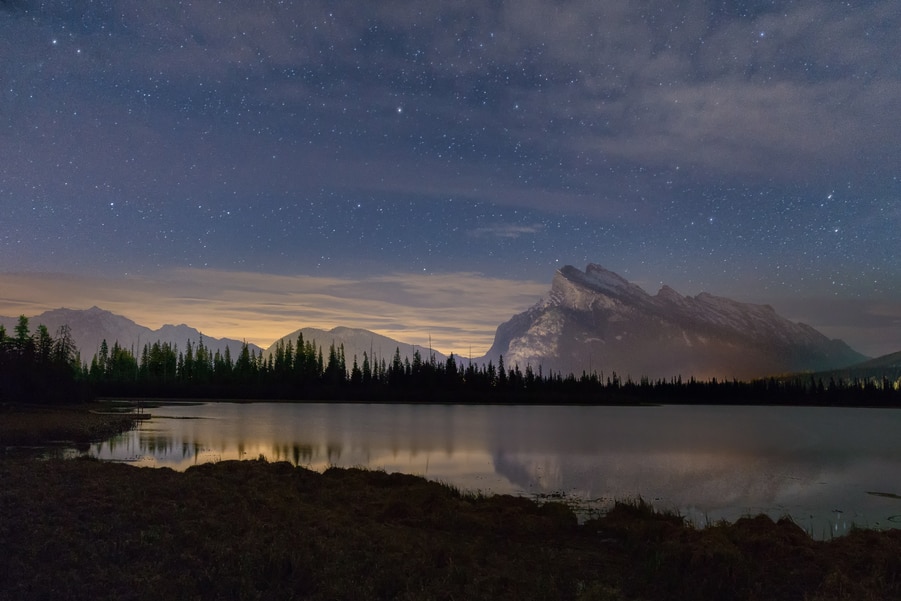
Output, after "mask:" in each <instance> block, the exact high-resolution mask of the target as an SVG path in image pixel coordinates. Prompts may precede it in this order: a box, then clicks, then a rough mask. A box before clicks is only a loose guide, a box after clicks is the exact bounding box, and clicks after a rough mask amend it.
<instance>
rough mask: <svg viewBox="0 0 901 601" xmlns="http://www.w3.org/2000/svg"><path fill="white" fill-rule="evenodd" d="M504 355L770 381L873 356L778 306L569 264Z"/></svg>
mask: <svg viewBox="0 0 901 601" xmlns="http://www.w3.org/2000/svg"><path fill="white" fill-rule="evenodd" d="M500 355H503V356H504V361H505V363H506V364H507V365H510V366H512V365H513V364H514V363H515V364H518V365H519V366H520V367H521V368H522V367H525V366H526V365H531V366H532V367H533V368H535V367H537V366H539V365H541V366H543V367H544V369H552V370H555V371H559V372H562V373H574V374H579V373H581V372H592V371H601V370H602V371H604V372H606V373H608V374H609V373H611V372H614V371H615V372H618V373H619V374H621V375H626V374H629V375H631V376H634V377H640V376H648V377H663V378H668V377H672V376H675V375H683V376H695V377H699V378H709V377H719V378H733V377H735V378H752V377H764V376H769V375H773V374H778V373H784V372H793V371H808V370H821V369H828V368H834V367H842V366H846V365H850V364H852V363H856V362H860V361H863V360H866V357H865V356H864V355H861V354H860V353H858V352H857V351H854V350H853V349H851V347H849V346H848V345H847V344H845V343H844V342H843V341H841V340H830V339H828V338H827V337H826V336H824V335H823V334H822V333H820V332H818V331H817V330H816V329H815V328H813V327H811V326H809V325H807V324H804V323H796V322H792V321H789V320H788V319H785V318H783V317H781V316H780V315H778V314H777V313H776V311H775V309H773V307H772V306H770V305H758V304H752V303H742V302H739V301H735V300H732V299H729V298H726V297H721V296H715V295H713V294H710V293H707V292H702V293H700V294H698V295H697V296H694V297H691V296H683V295H681V294H679V293H678V292H676V291H675V290H674V289H672V288H670V287H669V286H663V287H662V288H661V289H660V290H659V291H658V293H657V294H656V295H650V294H648V293H647V292H646V291H644V290H643V289H642V288H641V287H639V286H638V285H636V284H633V283H631V282H629V281H627V280H626V279H625V278H623V277H622V276H620V275H619V274H616V273H614V272H612V271H610V270H608V269H605V268H604V267H602V266H600V265H597V264H594V263H590V264H589V265H588V266H587V267H586V269H585V271H581V270H579V269H578V268H576V267H573V266H571V265H566V266H564V267H562V268H560V269H559V270H558V271H557V272H556V273H555V275H554V278H553V280H552V283H551V289H550V291H549V293H548V294H547V296H545V297H544V298H543V299H541V300H540V301H538V303H536V304H535V305H533V306H532V307H530V308H529V309H527V310H526V311H524V312H522V313H519V314H517V315H514V316H513V317H512V318H511V319H510V320H508V321H507V322H504V323H503V324H501V325H500V326H498V329H497V333H496V335H495V341H494V344H493V345H492V347H491V349H490V350H489V352H488V353H487V354H486V355H485V357H483V359H484V360H488V359H491V360H495V361H496V360H497V358H498V357H499V356H500Z"/></svg>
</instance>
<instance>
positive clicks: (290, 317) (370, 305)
mask: <svg viewBox="0 0 901 601" xmlns="http://www.w3.org/2000/svg"><path fill="white" fill-rule="evenodd" d="M0 290H2V293H0V314H2V315H7V316H11V317H12V316H17V315H20V314H24V315H36V314H38V313H41V312H43V311H45V310H49V309H53V308H57V307H61V306H65V307H69V308H75V309H86V308H89V307H91V306H93V305H97V306H100V307H101V308H104V309H107V310H110V311H113V312H114V313H118V314H121V315H125V316H126V317H129V318H130V319H133V320H134V321H136V322H138V323H140V324H142V325H146V326H148V327H151V328H157V327H160V326H161V325H163V324H165V323H174V324H179V323H187V324H188V325H191V326H193V327H195V328H197V329H199V330H201V331H203V332H204V333H207V334H209V335H211V336H215V337H217V338H219V337H230V338H237V339H239V340H240V339H246V340H248V341H249V342H254V343H256V344H259V345H261V346H266V345H268V344H270V343H271V342H272V341H274V340H275V339H277V338H280V337H281V336H284V335H286V334H289V333H291V332H293V331H294V330H296V329H298V328H301V327H308V326H309V327H319V328H325V329H330V328H332V327H336V326H339V325H340V326H348V327H357V328H366V329H370V330H373V331H376V332H377V333H379V334H383V335H386V336H389V337H394V338H397V339H399V340H401V341H403V342H408V343H412V344H421V345H425V344H427V343H428V342H429V339H430V337H431V342H432V344H433V346H434V348H436V349H438V350H441V351H442V352H444V353H450V352H455V353H457V354H461V355H468V354H469V353H470V348H471V349H472V350H471V352H472V353H473V354H474V355H475V356H477V355H481V354H483V353H484V352H486V351H487V350H488V347H489V346H490V345H491V343H492V342H493V339H494V331H495V329H496V328H497V326H498V325H499V324H500V323H502V322H503V321H506V320H507V319H509V318H510V317H512V316H513V314H515V313H518V312H520V311H522V310H524V309H526V308H527V307H529V306H530V305H532V304H534V303H535V302H536V301H537V300H538V298H539V297H540V296H541V295H542V294H543V293H545V292H546V291H547V284H542V283H537V282H529V281H517V280H508V279H502V278H490V277H485V276H482V275H480V274H477V273H446V274H437V275H422V274H406V273H395V274H388V275H378V276H372V277H369V278H363V279H358V280H349V279H342V278H331V277H310V276H279V275H271V274H257V273H247V272H226V271H211V270H197V269H187V270H174V271H168V272H163V273H160V274H158V275H157V276H154V277H128V278H123V279H113V278H99V277H82V276H68V275H61V274H22V273H6V274H0Z"/></svg>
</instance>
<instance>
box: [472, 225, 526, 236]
mask: <svg viewBox="0 0 901 601" xmlns="http://www.w3.org/2000/svg"><path fill="white" fill-rule="evenodd" d="M542 229H544V226H543V225H541V224H540V223H535V224H529V225H523V224H519V223H500V224H497V225H489V226H485V227H479V228H475V229H473V230H471V231H470V232H469V233H470V235H472V236H475V237H477V238H519V237H520V236H530V235H532V234H537V233H539V232H540V231H541V230H542Z"/></svg>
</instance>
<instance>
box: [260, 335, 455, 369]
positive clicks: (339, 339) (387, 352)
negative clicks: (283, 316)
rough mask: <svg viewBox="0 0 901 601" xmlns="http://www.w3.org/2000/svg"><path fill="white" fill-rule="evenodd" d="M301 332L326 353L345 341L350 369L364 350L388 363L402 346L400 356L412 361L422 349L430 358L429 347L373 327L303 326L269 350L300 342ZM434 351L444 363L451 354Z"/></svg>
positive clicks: (282, 338)
mask: <svg viewBox="0 0 901 601" xmlns="http://www.w3.org/2000/svg"><path fill="white" fill-rule="evenodd" d="M300 334H303V339H304V341H305V342H310V341H315V343H316V346H317V347H320V348H322V349H323V355H326V356H328V350H329V347H330V346H331V345H332V344H334V345H335V347H336V348H337V347H339V346H340V345H342V344H343V345H344V357H345V361H346V363H347V368H348V369H350V367H351V366H352V365H353V359H354V356H356V357H357V362H358V363H359V364H360V365H362V363H363V353H364V352H365V353H366V354H367V355H369V357H370V362H371V361H373V360H376V359H377V360H378V361H381V360H382V359H384V360H385V363H386V364H389V365H390V364H391V361H392V360H393V359H394V353H395V351H396V350H398V349H400V356H401V358H402V359H403V358H409V359H410V360H411V361H412V360H413V355H414V353H415V352H416V351H419V354H420V356H421V357H422V360H423V361H428V359H429V348H428V347H422V346H419V345H415V344H409V343H406V342H400V341H397V340H394V339H393V338H388V337H387V336H382V335H381V334H376V333H375V332H371V331H369V330H362V329H359V328H345V327H337V328H333V329H331V330H320V329H318V328H301V329H299V330H295V331H294V332H291V333H290V334H288V335H287V336H282V337H281V338H279V339H278V340H276V341H275V342H273V343H272V345H271V346H270V347H269V348H268V349H266V350H265V354H266V355H269V354H270V353H272V352H274V351H275V347H276V345H278V344H279V342H281V343H283V344H287V342H288V341H289V340H290V341H291V344H297V338H298V336H299V335H300ZM432 354H433V355H434V357H435V360H436V361H440V362H442V363H443V362H444V361H446V360H447V356H446V355H444V354H442V353H439V352H438V351H435V350H432Z"/></svg>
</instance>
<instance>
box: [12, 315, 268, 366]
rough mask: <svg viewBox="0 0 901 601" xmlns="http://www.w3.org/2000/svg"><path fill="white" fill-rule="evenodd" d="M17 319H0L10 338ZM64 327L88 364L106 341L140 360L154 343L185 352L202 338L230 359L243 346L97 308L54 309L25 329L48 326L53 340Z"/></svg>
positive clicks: (213, 351)
mask: <svg viewBox="0 0 901 601" xmlns="http://www.w3.org/2000/svg"><path fill="white" fill-rule="evenodd" d="M18 321H19V319H18V317H0V324H3V326H5V327H6V331H7V333H8V334H9V335H12V332H13V328H14V327H15V325H16V323H18ZM64 324H67V325H68V326H69V328H70V330H71V332H72V339H73V340H74V342H75V346H76V347H78V350H79V352H80V353H81V360H82V361H83V362H85V363H90V361H91V358H92V357H93V356H94V354H95V353H97V351H98V350H100V343H101V342H102V341H103V340H106V343H107V344H108V345H109V346H110V347H112V346H113V344H114V343H116V342H118V343H119V346H121V347H122V348H126V349H130V350H131V349H134V353H135V355H136V356H138V357H140V355H141V350H142V349H143V348H144V345H145V344H153V343H154V342H157V341H159V342H161V343H163V342H168V343H169V344H171V345H175V346H177V348H178V350H180V351H184V350H185V349H186V348H187V345H188V341H189V340H190V341H191V342H192V344H194V345H195V346H196V345H197V343H198V342H199V341H200V339H201V336H202V337H203V344H204V346H206V347H207V348H208V349H210V351H211V352H212V353H215V352H216V351H217V350H218V351H219V352H221V353H225V349H226V347H228V349H229V351H230V352H231V356H232V357H237V356H238V353H239V352H240V351H241V347H242V346H243V344H244V342H243V341H241V340H232V339H230V338H213V337H211V336H205V335H203V334H202V333H201V332H200V331H199V330H196V329H194V328H192V327H189V326H187V325H184V324H181V325H177V326H174V325H169V324H166V325H164V326H163V327H161V328H159V329H158V330H151V329H150V328H148V327H145V326H142V325H138V324H136V323H135V322H133V321H132V320H130V319H128V318H127V317H122V316H121V315H116V314H115V313H111V312H109V311H105V310H104V309H100V308H98V307H91V308H90V309H53V310H52V311H47V312H45V313H41V314H40V315H35V316H34V317H29V319H28V325H29V328H30V329H31V331H32V333H34V332H35V331H36V330H37V328H38V326H39V325H44V326H47V330H48V331H49V332H50V335H51V336H54V337H55V336H56V332H57V330H58V329H59V327H60V326H62V325H64ZM247 346H248V348H249V349H251V350H253V351H255V352H260V350H261V349H260V347H258V346H256V345H254V344H248V345H247Z"/></svg>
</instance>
